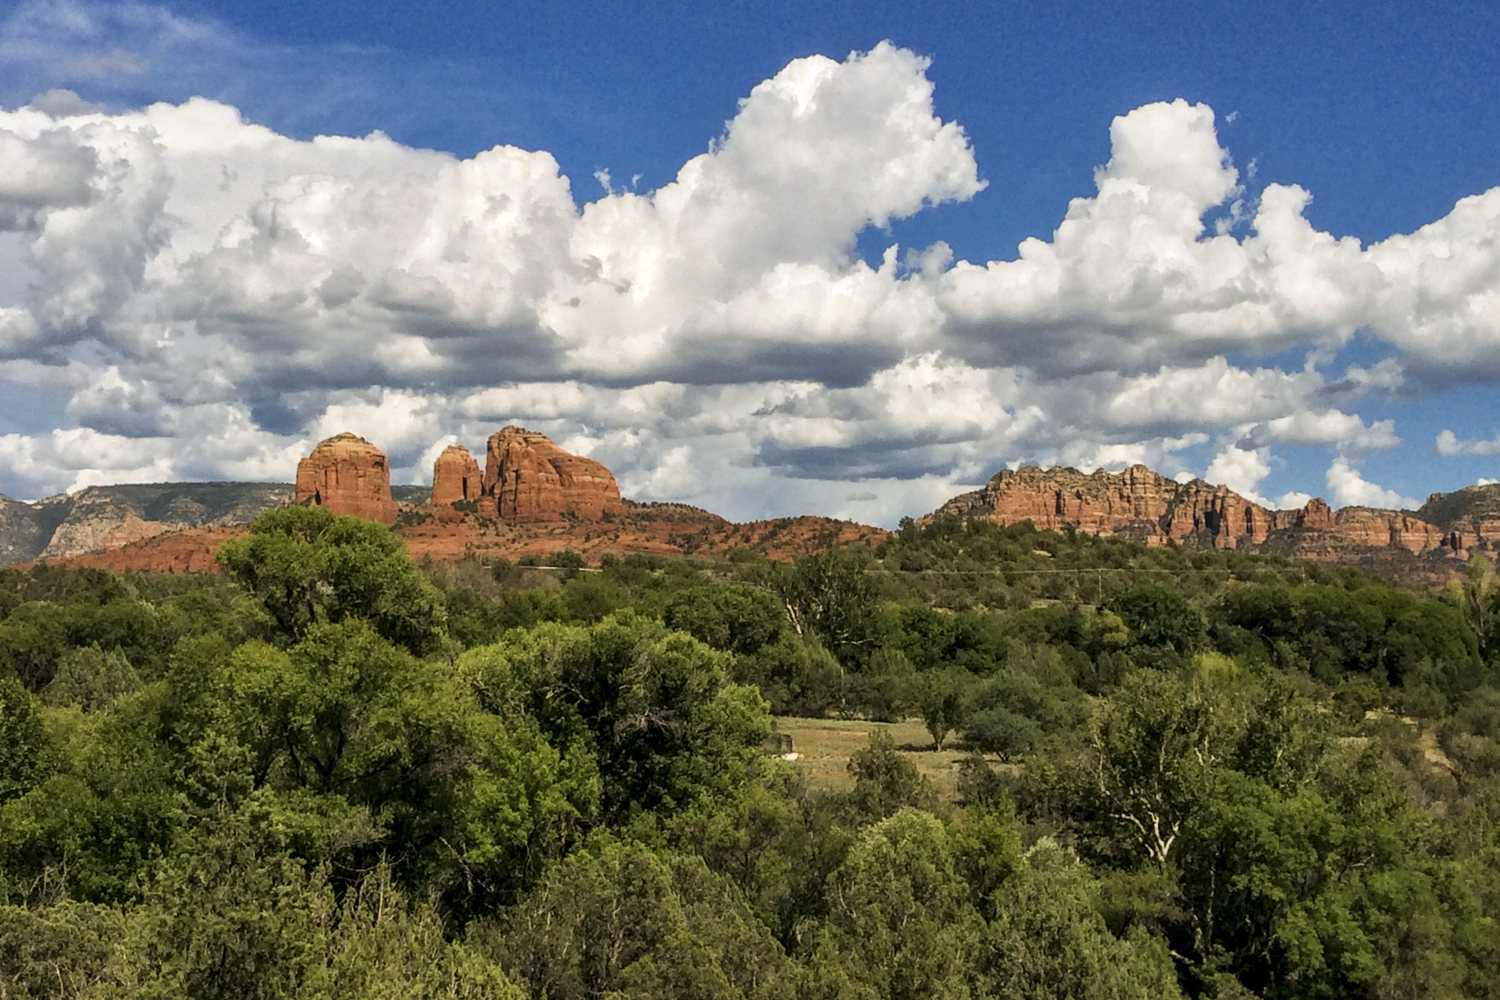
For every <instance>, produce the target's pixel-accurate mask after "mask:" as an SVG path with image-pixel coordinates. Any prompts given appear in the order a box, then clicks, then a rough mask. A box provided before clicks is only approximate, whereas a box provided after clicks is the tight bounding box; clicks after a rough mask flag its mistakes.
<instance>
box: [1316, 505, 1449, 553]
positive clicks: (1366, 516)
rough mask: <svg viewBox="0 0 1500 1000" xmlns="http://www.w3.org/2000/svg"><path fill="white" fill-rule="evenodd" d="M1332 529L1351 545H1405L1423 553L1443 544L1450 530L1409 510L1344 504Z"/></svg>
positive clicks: (1412, 551) (1409, 549)
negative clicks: (1401, 510)
mask: <svg viewBox="0 0 1500 1000" xmlns="http://www.w3.org/2000/svg"><path fill="white" fill-rule="evenodd" d="M1333 533H1334V534H1335V535H1337V536H1338V537H1339V539H1340V541H1342V542H1345V543H1347V544H1350V545H1367V546H1370V547H1373V548H1393V549H1405V550H1406V551H1408V552H1410V553H1412V554H1414V555H1420V554H1421V553H1423V552H1429V551H1431V550H1433V549H1440V548H1443V543H1444V541H1445V540H1447V538H1448V532H1446V531H1444V530H1443V529H1441V528H1439V527H1438V526H1437V525H1435V524H1428V523H1427V522H1426V521H1419V520H1417V519H1416V518H1414V517H1412V516H1411V515H1409V514H1403V513H1401V512H1400V511H1395V510H1378V509H1375V508H1371V507H1345V508H1343V509H1341V510H1340V511H1339V512H1338V516H1337V518H1336V519H1335V525H1334V528H1333Z"/></svg>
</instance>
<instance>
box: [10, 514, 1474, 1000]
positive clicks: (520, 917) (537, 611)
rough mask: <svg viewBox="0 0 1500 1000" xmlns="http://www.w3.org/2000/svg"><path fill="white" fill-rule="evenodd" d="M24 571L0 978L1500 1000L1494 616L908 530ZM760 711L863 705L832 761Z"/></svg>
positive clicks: (50, 989) (1218, 562)
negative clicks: (854, 540)
mask: <svg viewBox="0 0 1500 1000" xmlns="http://www.w3.org/2000/svg"><path fill="white" fill-rule="evenodd" d="M219 561H220V564H221V565H222V567H223V569H224V574H223V575H222V576H217V577H206V576H204V577H200V576H187V575H116V574H109V573H105V572H101V571H91V570H69V569H57V568H49V567H46V566H39V567H37V568H34V569H31V570H27V571H15V570H3V571H0V998H6V1000H8V998H25V997H88V998H106V997H109V998H116V997H118V998H125V997H132V998H134V997H193V998H203V1000H207V998H219V997H223V998H273V997H275V998H314V997H329V998H333V997H349V998H385V997H390V998H397V997H400V998H407V997H415V998H421V997H517V998H518V997H529V998H536V1000H540V998H543V997H545V998H548V1000H584V998H599V997H611V998H642V1000H644V998H658V1000H670V998H676V997H682V998H688V997H691V998H740V997H743V998H756V1000H761V998H764V1000H781V998H786V1000H791V998H799V997H810V998H830V1000H831V998H835V997H853V998H881V1000H884V998H891V1000H898V998H900V1000H906V998H911V1000H917V998H923V1000H926V998H974V1000H980V998H1038V1000H1040V998H1109V1000H1123V998H1157V997H1173V996H1187V997H1219V998H1230V997H1236V998H1245V997H1252V996H1255V997H1263V998H1267V1000H1269V998H1293V997H1296V998H1335V997H1380V998H1388V997H1389V998H1395V997H1424V998H1442V997H1475V998H1479V997H1500V927H1497V920H1500V601H1497V594H1496V585H1495V578H1494V576H1493V574H1492V573H1491V572H1490V568H1489V567H1488V565H1487V564H1486V563H1485V562H1484V561H1483V559H1481V558H1476V559H1475V561H1474V562H1473V563H1471V564H1470V566H1469V573H1468V574H1467V576H1466V577H1465V578H1463V579H1460V580H1456V581H1454V582H1453V584H1451V585H1450V586H1449V588H1448V589H1447V590H1446V591H1444V592H1442V593H1440V594H1434V593H1431V592H1426V591H1421V590H1415V589H1409V588H1407V587H1404V586H1402V585H1400V584H1398V583H1396V582H1393V581H1388V580H1382V579H1379V578H1376V577H1372V576H1369V575H1366V574H1363V573H1361V572H1359V571H1356V570H1353V569H1348V568H1335V567H1325V566H1319V565H1314V564H1308V563H1297V562H1290V561H1285V560H1277V559H1274V558H1266V557H1258V556H1248V555H1240V554H1232V553H1230V554H1226V553H1215V552H1202V551H1190V550H1186V549H1181V548H1175V547H1170V546H1169V547H1167V548H1163V549H1146V548H1143V547H1141V546H1138V545H1134V544H1131V543H1127V542H1123V541H1117V540H1109V539H1100V538H1096V537H1093V536H1090V535H1086V534H1075V533H1063V534H1059V533H1051V532H1037V531H1035V530H1034V529H1033V528H1032V527H1031V526H1030V525H1029V524H1023V525H1019V526H1012V527H1007V528H1001V527H997V526H994V525H989V524H978V523H974V524H963V523H959V522H956V521H946V522H944V521H939V522H936V523H934V524H932V525H930V526H927V527H922V528H919V527H917V526H916V525H914V524H911V523H910V522H905V523H903V525H902V527H901V530H900V531H899V532H897V533H896V534H894V535H893V536H891V538H890V539H889V540H887V541H886V542H884V543H883V544H882V545H881V546H880V547H878V548H876V549H869V548H865V547H858V546H856V547H849V548H841V549H836V550H833V551H830V552H827V553H823V554H819V555H813V556H808V557H805V558H803V559H802V560H800V561H798V562H797V563H796V564H795V565H784V564H779V563H773V562H769V561H767V560H766V559H765V558H764V557H761V556H758V555H756V554H754V553H750V552H740V553H736V554H734V555H733V556H731V557H730V558H728V559H722V560H714V561H710V560H686V559H660V558H651V557H644V556H629V557H624V558H617V557H613V556H607V557H605V558H604V560H603V562H602V564H601V565H600V566H597V567H590V566H585V565H584V563H583V559H582V558H581V557H579V556H577V554H576V553H572V552H563V553H560V554H558V555H556V556H553V557H551V558H549V559H547V560H546V561H545V562H546V564H545V565H540V564H536V563H535V562H534V561H532V564H530V565H521V564H512V563H509V562H506V561H504V560H500V561H482V560H479V559H475V558H470V559H466V560H463V561H461V562H457V563H448V564H436V565H418V564H416V563H414V562H413V561H412V560H411V558H410V557H409V555H408V554H407V551H406V548H405V545H404V543H403V542H402V541H401V539H400V538H399V537H398V536H396V535H395V534H393V533H392V532H391V531H390V530H389V529H387V528H385V527H384V526H382V525H379V524H375V523H373V522H368V521H361V520H357V519H354V518H347V517H335V516H333V515H331V514H329V513H328V512H327V511H326V510H324V509H321V508H303V507H292V508H286V509H281V510H274V511H270V512H267V513H265V514H263V515H262V516H261V517H260V518H259V520H258V521H257V522H256V523H255V525H254V527H253V529H252V531H251V533H250V534H249V535H248V536H246V537H242V538H239V539H236V540H234V541H231V542H229V543H227V544H226V545H225V546H224V547H223V548H222V549H221V550H220V552H219ZM774 716H804V717H843V718H864V719H872V720H881V721H889V722H894V721H897V720H902V719H908V718H919V719H921V720H922V722H923V723H925V728H926V730H927V732H928V733H929V735H930V736H931V739H932V743H933V746H938V747H957V748H960V749H961V750H963V751H965V752H966V754H967V756H966V757H965V758H964V759H963V761H962V766H961V776H960V780H959V783H958V794H957V796H956V798H955V797H954V796H951V795H946V794H940V793H939V792H938V790H937V789H936V787H935V786H934V784H933V783H932V782H931V781H930V780H929V778H928V777H926V776H924V774H923V773H922V772H921V771H920V770H919V769H918V768H917V767H916V766H915V765H914V763H913V757H914V756H915V754H914V753H913V752H911V748H907V747H901V746H898V745H897V744H896V743H895V742H894V741H893V740H892V739H891V738H890V737H889V736H888V735H884V734H882V733H881V732H880V731H879V730H878V729H877V730H876V732H875V734H874V735H873V736H872V737H871V739H870V741H869V745H868V746H867V747H865V748H864V749H862V750H860V751H859V752H858V753H856V754H855V755H854V757H853V759H852V761H851V763H850V765H849V771H850V778H851V779H852V780H850V781H849V782H847V783H846V784H845V785H842V786H840V787H837V788H832V789H829V788H822V789H812V788H811V787H810V783H809V782H808V781H807V779H806V775H805V774H804V773H803V772H801V771H799V766H800V765H799V763H798V762H796V761H794V760H787V759H784V755H783V754H782V753H780V752H779V751H780V750H781V749H783V747H782V746H781V745H779V744H778V741H777V739H776V738H775V729H774V727H775V722H774Z"/></svg>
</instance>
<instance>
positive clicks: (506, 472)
mask: <svg viewBox="0 0 1500 1000" xmlns="http://www.w3.org/2000/svg"><path fill="white" fill-rule="evenodd" d="M483 493H484V496H483V499H482V500H481V502H480V507H479V509H480V513H482V514H488V515H490V516H492V517H499V518H500V519H501V520H504V521H514V522H518V523H523V524H524V523H529V522H537V521H560V520H564V519H565V517H566V516H570V517H578V518H582V519H584V520H589V521H599V520H603V519H604V516H605V515H606V514H611V515H618V514H622V513H624V511H625V503H624V501H623V500H621V499H620V484H619V483H617V482H615V477H614V475H613V474H612V473H611V472H610V471H609V470H608V469H606V468H605V467H604V466H602V465H600V464H599V463H598V462H596V461H594V460H593V459H591V458H584V457H583V456H582V455H574V454H572V453H571V452H567V451H564V450H563V449H561V448H559V447H558V446H557V445H556V444H555V443H554V442H553V441H552V439H551V438H549V437H547V436H546V435H545V434H537V433H535V432H533V431H528V430H525V429H524V428H521V427H507V428H505V429H504V430H501V431H498V432H496V433H495V434H492V435H491V436H490V440H489V446H488V447H487V448H486V449H485V460H484V490H483Z"/></svg>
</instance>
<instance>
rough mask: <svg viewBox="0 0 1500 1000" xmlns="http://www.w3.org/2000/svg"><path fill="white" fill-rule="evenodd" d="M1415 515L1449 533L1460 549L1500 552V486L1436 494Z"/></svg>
mask: <svg viewBox="0 0 1500 1000" xmlns="http://www.w3.org/2000/svg"><path fill="white" fill-rule="evenodd" d="M1416 513H1417V517H1419V518H1421V519H1422V520H1423V521H1426V522H1428V523H1429V524H1437V525H1441V526H1443V527H1444V528H1446V529H1448V531H1449V532H1451V533H1452V534H1453V536H1454V545H1455V546H1456V547H1458V548H1463V549H1480V550H1495V549H1500V483H1486V484H1484V485H1482V486H1466V487H1464V488H1463V489H1461V490H1455V491H1454V492H1452V493H1434V494H1432V495H1431V496H1429V497H1428V498H1427V502H1426V503H1424V504H1423V505H1422V506H1420V507H1418V508H1417V512H1416Z"/></svg>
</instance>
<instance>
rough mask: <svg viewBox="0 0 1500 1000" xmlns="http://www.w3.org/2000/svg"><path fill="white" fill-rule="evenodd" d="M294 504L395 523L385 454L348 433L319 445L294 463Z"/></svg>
mask: <svg viewBox="0 0 1500 1000" xmlns="http://www.w3.org/2000/svg"><path fill="white" fill-rule="evenodd" d="M294 502H296V503H311V504H313V505H315V506H318V507H327V508H328V509H329V510H331V511H333V512H334V513H335V514H352V515H354V516H355V517H363V518H365V519H366V520H370V521H380V522H383V523H385V524H393V523H395V520H396V501H395V500H393V499H391V465H390V463H389V462H387V461H386V458H385V452H383V451H381V450H380V449H379V448H377V447H375V446H374V445H373V444H371V443H370V442H368V441H366V440H365V439H364V438H362V437H357V436H355V435H353V434H350V433H348V432H347V431H346V432H345V433H343V434H336V435H334V436H333V437H331V438H329V439H328V440H326V441H323V442H320V443H319V444H318V446H317V447H316V448H314V449H313V450H312V454H311V455H308V456H307V457H306V458H304V459H303V460H302V461H300V462H298V463H297V493H296V497H295V501H294Z"/></svg>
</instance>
